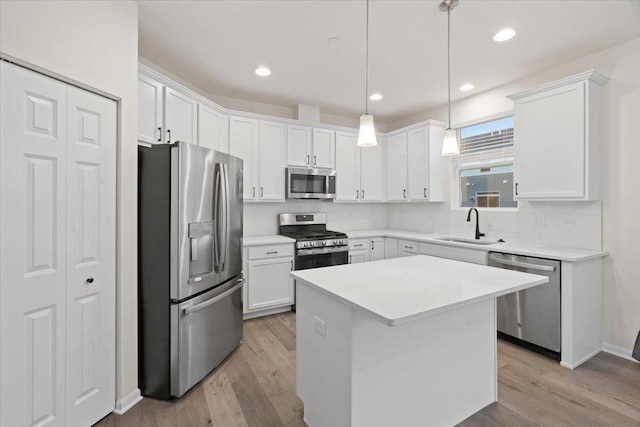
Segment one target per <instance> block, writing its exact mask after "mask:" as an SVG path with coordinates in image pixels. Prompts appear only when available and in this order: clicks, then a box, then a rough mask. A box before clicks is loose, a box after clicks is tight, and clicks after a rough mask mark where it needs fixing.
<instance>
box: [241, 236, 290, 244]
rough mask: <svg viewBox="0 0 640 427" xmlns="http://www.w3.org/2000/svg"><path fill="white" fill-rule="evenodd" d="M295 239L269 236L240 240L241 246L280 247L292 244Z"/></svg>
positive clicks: (247, 237) (245, 237) (246, 237)
mask: <svg viewBox="0 0 640 427" xmlns="http://www.w3.org/2000/svg"><path fill="white" fill-rule="evenodd" d="M294 242H295V239H291V238H289V237H285V236H281V235H279V234H275V235H271V236H244V237H243V238H242V246H244V247H248V246H261V245H281V244H287V243H294Z"/></svg>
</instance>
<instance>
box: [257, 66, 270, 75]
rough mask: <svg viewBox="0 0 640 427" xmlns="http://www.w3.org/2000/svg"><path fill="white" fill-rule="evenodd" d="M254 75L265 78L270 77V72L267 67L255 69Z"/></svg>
mask: <svg viewBox="0 0 640 427" xmlns="http://www.w3.org/2000/svg"><path fill="white" fill-rule="evenodd" d="M256 74H257V75H259V76H261V77H266V76H270V75H271V70H270V69H268V68H267V67H258V68H256Z"/></svg>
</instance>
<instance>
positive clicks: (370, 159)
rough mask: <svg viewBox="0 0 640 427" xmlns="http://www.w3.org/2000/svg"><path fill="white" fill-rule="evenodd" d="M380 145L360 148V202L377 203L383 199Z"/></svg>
mask: <svg viewBox="0 0 640 427" xmlns="http://www.w3.org/2000/svg"><path fill="white" fill-rule="evenodd" d="M382 144H383V143H382V142H381V141H379V142H378V145H376V146H375V147H365V148H360V200H363V201H370V202H379V201H382V199H383V198H384V189H383V185H382V182H383V177H384V175H383V173H382V171H383V167H382V149H383V146H382ZM337 161H338V159H337V158H336V162H337ZM338 179H340V178H338ZM338 182H339V181H338Z"/></svg>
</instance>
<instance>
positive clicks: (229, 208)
mask: <svg viewBox="0 0 640 427" xmlns="http://www.w3.org/2000/svg"><path fill="white" fill-rule="evenodd" d="M138 178H139V180H138V218H139V220H138V272H139V273H138V275H139V280H138V291H139V294H138V332H139V346H138V350H139V366H138V372H139V374H138V377H139V378H138V380H139V386H140V389H141V391H142V394H143V395H145V396H152V397H157V398H162V399H168V398H170V397H180V396H182V395H183V394H184V393H185V392H186V391H187V390H189V389H190V388H191V387H193V386H194V385H195V384H197V383H198V382H199V381H200V380H202V379H203V378H204V377H205V376H206V375H207V374H208V373H209V372H211V371H212V370H213V369H214V368H215V367H216V366H218V365H219V364H220V362H222V360H224V359H225V358H226V357H227V356H228V355H229V353H231V352H232V351H233V350H234V348H235V347H236V346H237V345H238V343H239V342H240V340H241V339H242V284H243V278H242V160H240V159H238V158H236V157H233V156H229V155H227V154H224V153H220V152H217V151H213V150H209V149H207V148H203V147H199V146H196V145H193V144H189V143H185V142H176V143H174V144H163V145H155V146H152V147H140V148H139V149H138ZM124 185H126V184H124Z"/></svg>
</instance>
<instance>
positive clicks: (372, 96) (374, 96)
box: [369, 93, 382, 101]
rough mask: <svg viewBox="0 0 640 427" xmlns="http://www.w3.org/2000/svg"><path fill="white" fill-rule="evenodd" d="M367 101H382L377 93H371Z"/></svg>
mask: <svg viewBox="0 0 640 427" xmlns="http://www.w3.org/2000/svg"><path fill="white" fill-rule="evenodd" d="M369 99H370V100H372V101H380V100H381V99H382V95H381V94H379V93H372V94H371V96H370V97H369Z"/></svg>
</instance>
